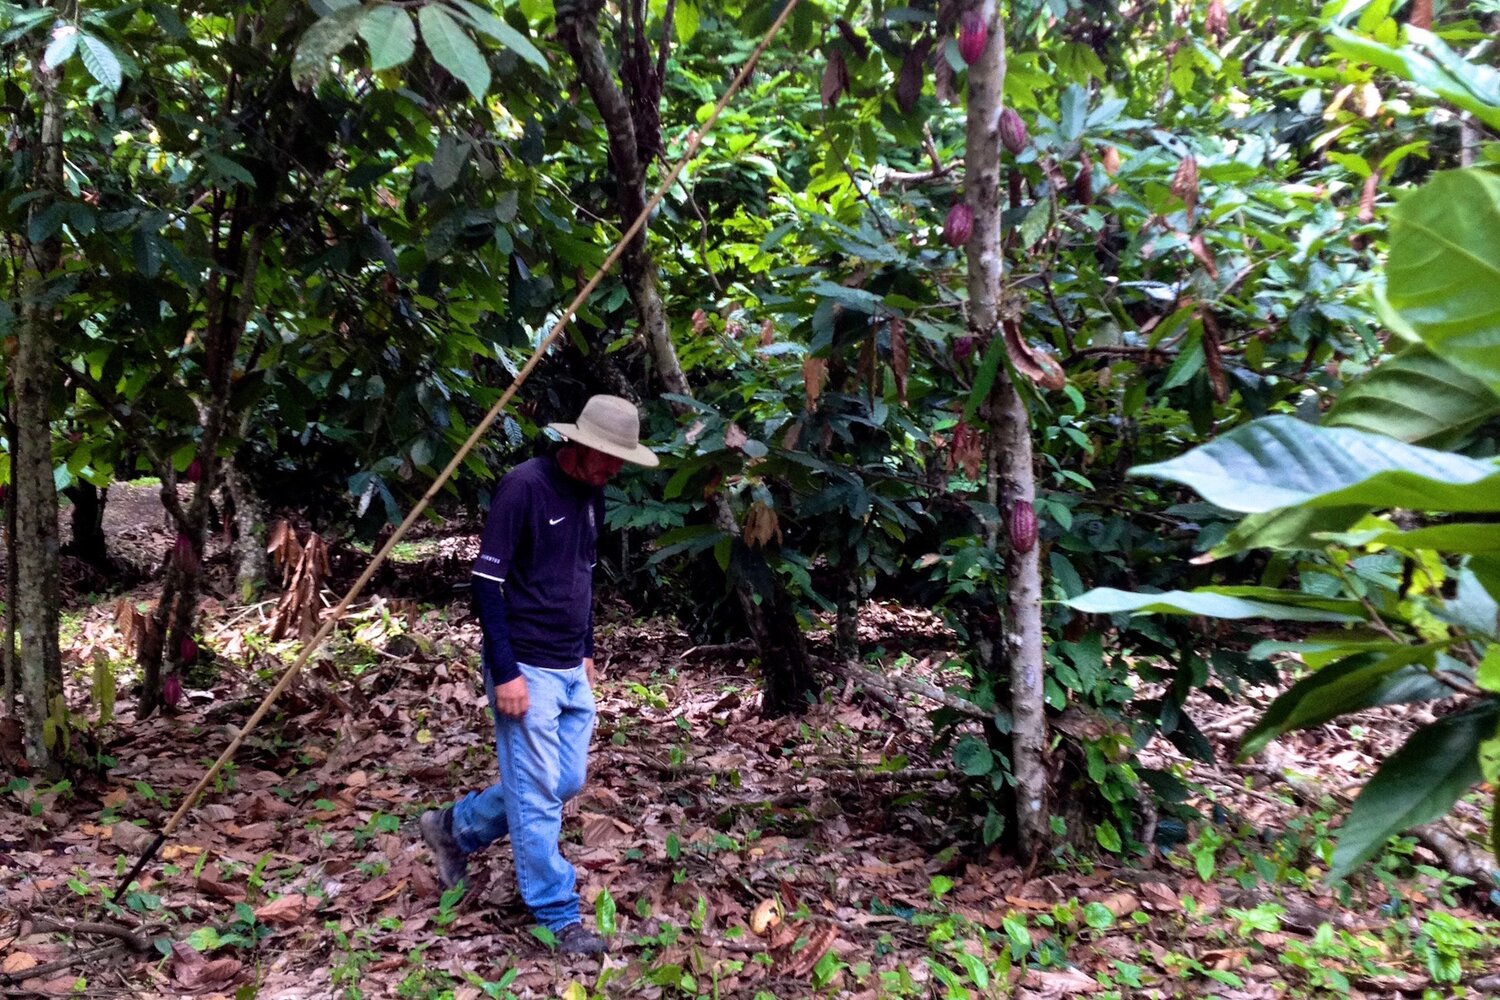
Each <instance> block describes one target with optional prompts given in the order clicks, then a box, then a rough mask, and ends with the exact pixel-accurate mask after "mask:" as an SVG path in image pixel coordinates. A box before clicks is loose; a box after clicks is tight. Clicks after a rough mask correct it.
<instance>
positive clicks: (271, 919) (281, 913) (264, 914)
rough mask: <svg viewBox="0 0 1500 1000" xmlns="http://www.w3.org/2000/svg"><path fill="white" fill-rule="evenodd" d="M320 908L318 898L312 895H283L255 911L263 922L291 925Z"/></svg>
mask: <svg viewBox="0 0 1500 1000" xmlns="http://www.w3.org/2000/svg"><path fill="white" fill-rule="evenodd" d="M317 908H318V900H316V899H313V898H312V897H311V896H295V895H294V896H281V897H279V898H277V899H273V900H271V901H270V902H269V903H266V904H264V905H262V906H261V907H260V908H259V909H257V910H256V911H255V919H256V920H259V921H260V922H261V923H263V924H271V925H273V926H281V927H290V926H292V925H293V924H298V923H301V922H302V918H303V917H305V916H307V915H308V914H309V913H311V912H312V911H313V910H316V909H317Z"/></svg>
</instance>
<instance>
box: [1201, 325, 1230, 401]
mask: <svg viewBox="0 0 1500 1000" xmlns="http://www.w3.org/2000/svg"><path fill="white" fill-rule="evenodd" d="M1199 315H1200V316H1201V317H1202V320H1203V366H1204V367H1205V368H1207V369H1208V381H1209V383H1210V384H1211V385H1212V386H1213V388H1214V401H1215V402H1219V403H1227V402H1229V380H1228V379H1226V378H1225V377H1224V352H1223V349H1222V348H1221V346H1220V343H1219V324H1218V323H1217V322H1215V321H1214V316H1213V313H1211V312H1209V311H1208V310H1207V309H1204V310H1202V311H1201V312H1200V313H1199Z"/></svg>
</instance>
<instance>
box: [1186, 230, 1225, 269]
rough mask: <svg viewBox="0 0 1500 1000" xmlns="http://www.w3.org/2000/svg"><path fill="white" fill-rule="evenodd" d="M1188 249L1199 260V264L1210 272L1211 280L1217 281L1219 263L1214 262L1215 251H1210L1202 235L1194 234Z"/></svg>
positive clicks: (1188, 243)
mask: <svg viewBox="0 0 1500 1000" xmlns="http://www.w3.org/2000/svg"><path fill="white" fill-rule="evenodd" d="M1187 247H1188V251H1189V252H1191V253H1192V255H1193V256H1194V257H1197V258H1198V261H1199V263H1201V264H1202V265H1203V269H1204V270H1205V271H1207V272H1208V276H1209V277H1210V278H1215V279H1216V278H1218V277H1219V265H1218V262H1217V261H1215V260H1214V255H1213V251H1211V250H1209V249H1208V243H1207V241H1205V240H1204V239H1203V234H1202V233H1194V234H1193V235H1192V236H1190V237H1188V241H1187Z"/></svg>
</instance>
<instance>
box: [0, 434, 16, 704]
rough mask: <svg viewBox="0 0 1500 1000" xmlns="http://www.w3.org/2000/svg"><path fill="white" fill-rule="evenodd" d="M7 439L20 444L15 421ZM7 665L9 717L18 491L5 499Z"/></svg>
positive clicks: (13, 662)
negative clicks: (17, 440)
mask: <svg viewBox="0 0 1500 1000" xmlns="http://www.w3.org/2000/svg"><path fill="white" fill-rule="evenodd" d="M5 438H6V440H7V441H10V442H12V447H14V442H15V440H16V425H15V421H13V420H10V419H9V418H8V417H7V419H6V421H5ZM0 656H3V657H4V662H5V704H4V706H0V707H3V709H4V711H5V714H6V715H9V714H11V713H12V712H14V711H15V710H16V680H17V678H16V672H17V671H16V489H15V484H14V483H12V484H11V488H10V490H9V492H8V493H7V494H6V497H5V648H4V649H3V650H0Z"/></svg>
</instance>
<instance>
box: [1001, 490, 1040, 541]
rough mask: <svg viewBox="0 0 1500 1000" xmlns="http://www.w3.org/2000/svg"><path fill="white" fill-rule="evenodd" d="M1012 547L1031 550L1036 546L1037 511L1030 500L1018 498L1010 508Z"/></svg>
mask: <svg viewBox="0 0 1500 1000" xmlns="http://www.w3.org/2000/svg"><path fill="white" fill-rule="evenodd" d="M1007 527H1008V528H1009V529H1010V547H1011V549H1012V550H1014V551H1016V552H1030V551H1031V550H1032V549H1033V548H1035V547H1036V511H1035V510H1034V509H1032V506H1031V501H1030V500H1017V501H1016V502H1015V503H1014V504H1012V505H1011V508H1010V522H1009V524H1008V525H1007Z"/></svg>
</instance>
